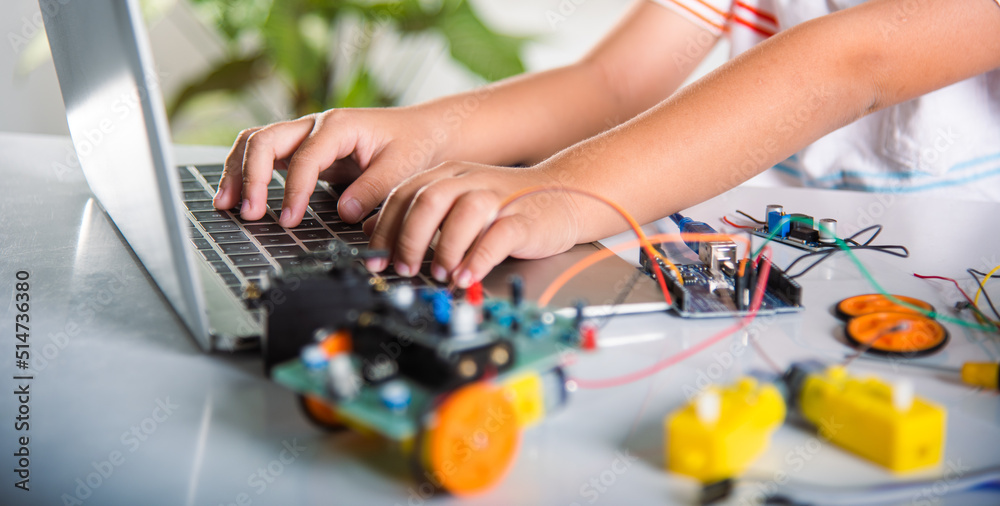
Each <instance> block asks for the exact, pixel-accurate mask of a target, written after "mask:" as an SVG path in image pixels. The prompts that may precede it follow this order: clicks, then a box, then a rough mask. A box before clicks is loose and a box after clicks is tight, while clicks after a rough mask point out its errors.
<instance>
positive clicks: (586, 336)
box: [580, 324, 597, 351]
mask: <svg viewBox="0 0 1000 506" xmlns="http://www.w3.org/2000/svg"><path fill="white" fill-rule="evenodd" d="M580 347H581V348H583V349H584V350H587V351H593V350H596V349H597V327H595V326H593V325H590V324H585V325H583V326H581V327H580Z"/></svg>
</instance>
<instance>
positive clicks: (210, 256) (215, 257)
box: [201, 249, 222, 272]
mask: <svg viewBox="0 0 1000 506" xmlns="http://www.w3.org/2000/svg"><path fill="white" fill-rule="evenodd" d="M201 256H203V257H205V260H208V261H209V262H215V261H219V260H222V257H220V256H219V254H218V253H216V252H215V250H211V249H205V250H201ZM216 272H218V271H216Z"/></svg>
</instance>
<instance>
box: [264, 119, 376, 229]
mask: <svg viewBox="0 0 1000 506" xmlns="http://www.w3.org/2000/svg"><path fill="white" fill-rule="evenodd" d="M341 117H342V115H341V116H335V115H333V114H320V115H318V116H317V117H316V121H315V123H314V124H313V127H312V131H311V132H309V135H308V136H307V137H306V138H305V140H303V141H302V143H301V144H300V145H299V147H298V149H296V150H295V154H294V155H292V159H291V161H290V162H289V163H288V176H287V177H286V178H285V198H284V200H283V201H282V203H281V216H280V218H279V220H278V223H280V224H281V225H282V226H285V227H293V226H296V225H298V224H299V222H300V221H301V220H302V215H303V214H304V213H305V210H306V206H307V205H309V196H310V195H312V193H313V190H314V189H315V188H316V179H317V178H318V177H319V174H320V172H323V171H324V170H326V169H328V168H330V167H331V166H332V165H333V164H334V163H335V162H337V160H340V159H342V158H347V157H348V156H350V155H351V153H353V152H354V150H355V148H356V147H357V146H358V129H357V127H356V126H355V125H353V124H352V123H349V122H346V121H344V120H342V119H336V118H341ZM355 221H357V220H355Z"/></svg>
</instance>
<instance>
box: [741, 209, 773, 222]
mask: <svg viewBox="0 0 1000 506" xmlns="http://www.w3.org/2000/svg"><path fill="white" fill-rule="evenodd" d="M736 214H742V215H743V217H745V218H746V219H748V220H750V221H752V222H754V223H757V224H760V225H766V224H767V222H766V221H760V220H758V219H757V218H754V217H753V216H750V215H749V214H747V213H744V212H743V211H740V210H739V209H737V210H736Z"/></svg>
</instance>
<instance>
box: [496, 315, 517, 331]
mask: <svg viewBox="0 0 1000 506" xmlns="http://www.w3.org/2000/svg"><path fill="white" fill-rule="evenodd" d="M497 325H500V326H501V327H503V328H505V329H509V328H510V327H511V325H514V317H513V316H512V315H511V314H510V313H508V314H504V315H500V317H499V318H497Z"/></svg>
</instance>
